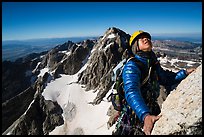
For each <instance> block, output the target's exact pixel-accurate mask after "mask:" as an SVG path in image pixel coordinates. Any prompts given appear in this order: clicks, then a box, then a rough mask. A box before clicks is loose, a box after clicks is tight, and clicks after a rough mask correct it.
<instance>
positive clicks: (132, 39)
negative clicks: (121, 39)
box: [129, 30, 151, 46]
mask: <svg viewBox="0 0 204 137" xmlns="http://www.w3.org/2000/svg"><path fill="white" fill-rule="evenodd" d="M141 34H144V35H147V36H148V38H149V39H150V40H151V35H150V34H149V33H148V32H144V31H142V30H139V31H135V32H134V33H133V34H132V36H131V37H130V40H129V45H130V46H132V44H134V42H135V40H136V39H137V38H138V36H139V35H141Z"/></svg>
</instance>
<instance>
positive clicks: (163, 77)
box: [156, 63, 187, 86]
mask: <svg viewBox="0 0 204 137" xmlns="http://www.w3.org/2000/svg"><path fill="white" fill-rule="evenodd" d="M156 71H157V74H158V77H159V82H160V84H161V85H165V86H171V85H174V84H178V83H179V82H181V81H182V80H183V79H185V78H186V77H187V74H186V71H185V70H184V69H181V70H179V71H178V72H177V73H175V72H172V71H168V70H164V69H163V68H162V67H161V66H160V64H159V63H158V64H157V66H156Z"/></svg>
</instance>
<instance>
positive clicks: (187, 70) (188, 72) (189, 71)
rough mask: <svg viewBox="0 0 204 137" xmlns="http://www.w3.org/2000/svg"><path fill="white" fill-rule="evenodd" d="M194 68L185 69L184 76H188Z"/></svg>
mask: <svg viewBox="0 0 204 137" xmlns="http://www.w3.org/2000/svg"><path fill="white" fill-rule="evenodd" d="M195 69H196V68H187V69H186V74H187V75H189V74H190V73H192V72H193V71H194V70H195Z"/></svg>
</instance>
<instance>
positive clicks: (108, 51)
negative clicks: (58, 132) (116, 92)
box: [78, 27, 130, 104]
mask: <svg viewBox="0 0 204 137" xmlns="http://www.w3.org/2000/svg"><path fill="white" fill-rule="evenodd" d="M129 37H130V36H129V34H126V33H125V32H123V31H121V30H120V29H117V28H114V27H113V28H109V29H108V30H107V31H106V32H105V34H104V36H103V37H100V38H99V39H98V41H97V43H96V44H95V45H94V48H93V50H92V54H91V56H90V59H89V62H88V64H89V65H88V66H87V68H86V69H85V70H84V71H83V72H82V73H81V74H79V79H78V81H79V83H80V84H85V85H86V90H90V89H94V90H96V91H97V90H98V93H97V97H96V98H95V100H94V101H93V104H99V103H100V102H101V100H102V99H103V97H104V96H105V95H106V93H107V92H108V90H109V89H110V87H111V85H112V84H113V83H111V76H112V70H113V68H114V67H115V66H116V65H117V63H119V61H121V60H122V57H123V54H124V51H125V47H126V46H127V41H128V39H129Z"/></svg>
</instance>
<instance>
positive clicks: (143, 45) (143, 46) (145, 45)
mask: <svg viewBox="0 0 204 137" xmlns="http://www.w3.org/2000/svg"><path fill="white" fill-rule="evenodd" d="M138 44H139V49H140V50H142V51H151V50H152V42H151V40H150V39H149V38H148V37H147V36H145V35H141V36H140V37H139V39H138Z"/></svg>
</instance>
